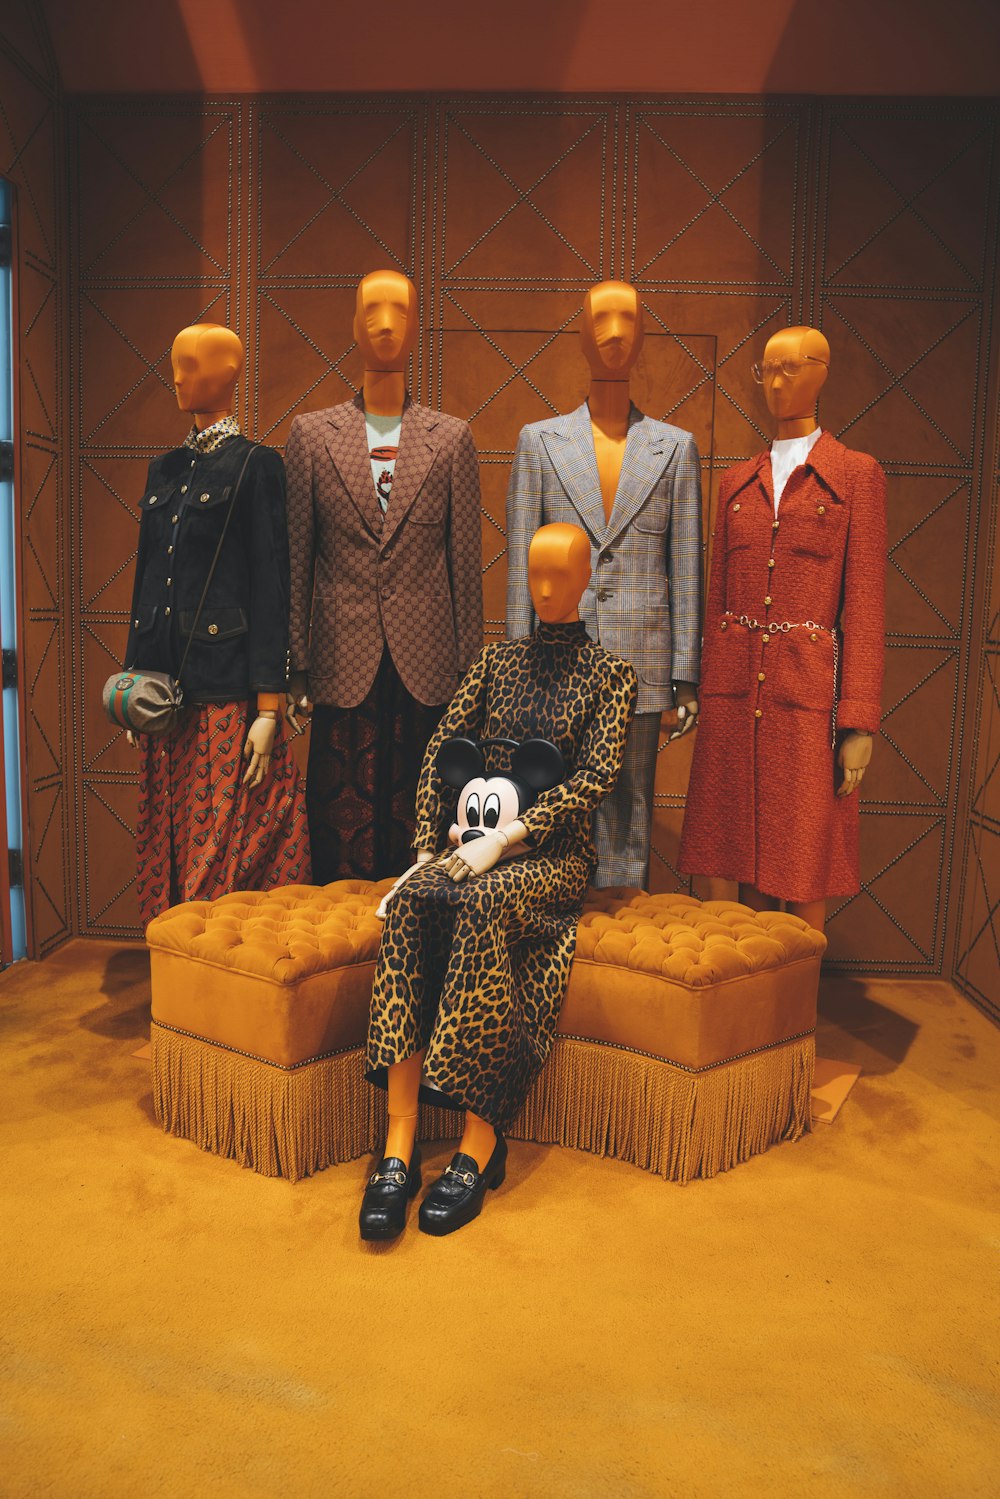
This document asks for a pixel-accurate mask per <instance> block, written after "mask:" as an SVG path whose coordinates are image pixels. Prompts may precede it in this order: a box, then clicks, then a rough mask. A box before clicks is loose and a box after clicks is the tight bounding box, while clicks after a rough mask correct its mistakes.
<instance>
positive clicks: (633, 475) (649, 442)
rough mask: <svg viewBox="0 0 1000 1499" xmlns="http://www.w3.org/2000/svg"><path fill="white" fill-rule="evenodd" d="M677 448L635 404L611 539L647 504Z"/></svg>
mask: <svg viewBox="0 0 1000 1499" xmlns="http://www.w3.org/2000/svg"><path fill="white" fill-rule="evenodd" d="M676 447H677V443H676V441H674V439H672V438H670V437H665V436H664V435H663V433H662V432H659V431H658V430H657V428H656V427H655V426H654V425H653V423H651V422H648V421H647V419H646V417H645V416H643V414H642V412H641V411H640V410H639V408H638V407H637V406H633V407H632V414H631V416H630V417H629V428H628V436H627V438H626V439H625V456H624V457H623V459H622V471H621V474H620V476H619V479H618V488H617V490H616V491H615V503H614V505H613V506H612V509H611V519H610V520H609V522H608V530H607V537H606V540H607V541H608V542H611V541H614V540H615V538H616V537H618V536H620V535H621V533H622V531H624V529H625V527H626V526H627V525H628V523H629V521H630V520H631V519H632V517H633V516H635V515H637V514H638V512H639V511H640V510H641V509H642V507H643V505H645V503H646V501H647V499H648V498H649V495H650V491H651V490H652V488H653V486H654V484H656V482H657V480H658V479H659V477H660V475H661V474H662V473H663V470H664V469H665V468H666V466H667V464H668V463H669V462H670V459H671V458H672V457H673V453H674V449H675V448H676ZM595 467H596V464H595Z"/></svg>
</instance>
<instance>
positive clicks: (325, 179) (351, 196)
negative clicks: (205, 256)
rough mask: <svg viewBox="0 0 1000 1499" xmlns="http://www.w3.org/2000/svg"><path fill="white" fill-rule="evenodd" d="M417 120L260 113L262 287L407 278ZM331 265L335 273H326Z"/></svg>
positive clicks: (306, 110)
mask: <svg viewBox="0 0 1000 1499" xmlns="http://www.w3.org/2000/svg"><path fill="white" fill-rule="evenodd" d="M419 120H420V112H419V111H418V110H415V109H398V108H392V107H390V108H388V109H385V110H372V109H366V110H363V111H359V112H358V113H351V112H348V111H346V110H344V109H339V110H324V109H322V107H317V106H315V105H311V106H310V105H302V106H300V107H299V108H296V109H291V108H288V109H280V110H279V109H273V110H271V109H267V108H265V109H264V110H263V111H262V113H261V121H260V136H259V171H260V182H261V192H260V197H259V201H258V233H259V242H258V243H259V266H258V275H259V276H260V277H262V278H273V277H279V278H286V277H292V276H300V277H305V278H307V279H308V280H310V281H311V280H313V279H314V278H315V277H316V276H317V275H323V274H324V270H323V268H324V267H325V266H329V267H331V269H330V270H327V271H326V272H325V274H327V275H330V274H333V275H338V274H343V275H349V276H352V277H353V278H354V279H355V280H358V279H360V277H361V276H363V275H364V274H365V273H366V272H367V271H371V270H376V269H380V268H382V267H391V268H393V269H396V270H401V271H403V272H404V273H405V274H407V275H412V274H413V270H414V266H413V241H414V227H415V226H414V216H413V195H412V178H413V171H414V159H415V155H416V151H417V145H418V141H417V128H418V122H419ZM333 266H335V267H336V269H335V270H334V269H332V267H333Z"/></svg>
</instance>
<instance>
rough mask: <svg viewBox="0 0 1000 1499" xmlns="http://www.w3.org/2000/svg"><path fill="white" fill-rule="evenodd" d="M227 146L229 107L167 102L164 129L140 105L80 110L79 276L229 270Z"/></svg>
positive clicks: (230, 160)
mask: <svg viewBox="0 0 1000 1499" xmlns="http://www.w3.org/2000/svg"><path fill="white" fill-rule="evenodd" d="M233 148H234V140H233V130H232V119H231V116H230V114H229V113H228V112H227V111H220V110H218V109H212V108H208V109H206V110H205V111H203V112H202V111H197V112H196V111H186V110H176V109H175V111H174V112H173V114H172V115H171V116H170V117H169V120H168V128H166V129H164V116H163V114H162V113H161V112H160V111H157V110H152V111H150V112H149V113H144V112H143V111H142V108H141V106H138V107H137V106H135V105H132V106H126V105H123V106H122V108H121V110H118V111H109V112H107V113H102V112H98V113H96V114H94V115H85V116H84V122H83V124H82V127H81V130H80V135H79V140H78V146H77V149H78V152H79V171H80V174H81V177H82V179H83V180H85V181H86V182H87V184H88V190H87V193H86V196H85V198H84V199H83V200H82V201H81V204H80V215H79V236H80V272H81V275H82V276H83V277H84V278H85V279H87V280H95V279H102V280H108V279H110V280H117V279H122V280H125V281H132V280H135V279H139V278H141V279H150V278H163V279H164V280H165V281H166V282H167V283H168V284H169V283H171V282H174V283H176V282H177V281H178V280H185V281H188V282H195V281H197V280H199V279H203V278H205V277H217V278H224V277H228V276H229V274H230V257H229V244H228V232H229V221H230V214H231V207H232V204H231V196H230V184H232V182H233V169H234V166H235V162H234V157H233ZM220 188H223V189H224V190H221V191H220Z"/></svg>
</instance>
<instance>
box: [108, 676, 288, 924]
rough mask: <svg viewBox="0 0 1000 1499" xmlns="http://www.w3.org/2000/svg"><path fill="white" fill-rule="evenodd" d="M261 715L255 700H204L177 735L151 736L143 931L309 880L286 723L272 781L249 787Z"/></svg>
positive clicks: (142, 821)
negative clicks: (163, 917)
mask: <svg viewBox="0 0 1000 1499" xmlns="http://www.w3.org/2000/svg"><path fill="white" fill-rule="evenodd" d="M255 717H256V709H255V708H254V709H251V706H250V704H249V703H203V704H196V705H194V706H192V707H190V708H188V709H187V711H186V712H185V713H184V715H183V716H182V718H181V720H180V722H179V724H178V725H177V727H176V728H174V729H173V730H172V731H171V733H169V734H167V735H165V736H163V737H162V738H159V739H151V738H144V739H143V741H142V751H143V766H142V780H141V783H140V790H139V822H138V827H137V830H136V857H137V861H138V880H137V883H136V889H137V893H138V898H139V916H140V919H141V921H142V924H143V926H145V925H146V923H147V922H149V921H151V920H152V919H153V917H154V916H157V915H159V913H160V912H161V911H165V910H166V909H167V907H168V906H175V905H177V904H178V903H179V902H180V901H186V900H212V899H214V898H215V896H217V895H225V894H226V893H227V892H228V891H230V890H270V889H272V888H273V887H274V886H276V885H308V884H309V883H310V882H311V880H312V868H311V865H310V860H309V826H308V822H307V820H306V805H305V793H304V789H303V787H302V784H301V782H300V779H299V772H298V767H297V766H296V764H295V761H294V759H293V758H292V752H291V748H290V746H289V743H288V739H287V738H286V736H285V728H284V724H279V725H278V734H277V737H276V739H275V741H274V752H273V754H272V756H271V769H270V772H269V774H268V776H267V778H266V779H265V781H264V784H263V785H262V786H258V787H256V788H255V789H254V790H253V791H248V790H247V788H246V787H245V786H243V785H241V782H242V779H243V776H244V775H245V773H246V768H247V764H248V762H247V761H246V760H244V758H243V745H244V743H245V741H246V736H247V731H248V730H249V728H250V725H251V724H252V723H253V720H254V718H255Z"/></svg>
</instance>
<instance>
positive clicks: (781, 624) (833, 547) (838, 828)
mask: <svg viewBox="0 0 1000 1499" xmlns="http://www.w3.org/2000/svg"><path fill="white" fill-rule="evenodd" d="M829 367H830V347H829V344H828V343H827V341H826V339H825V338H824V336H823V334H822V333H820V332H819V330H818V329H816V328H809V327H804V326H797V327H793V328H783V329H781V330H780V332H778V333H776V334H774V335H773V337H771V338H770V339H769V340H768V342H767V345H766V347H765V349H764V354H763V357H762V359H761V361H760V363H759V364H756V365H754V366H753V375H754V378H755V379H756V380H757V381H758V383H760V384H761V385H762V386H763V388H764V391H763V393H764V397H765V400H766V402H767V406H768V410H769V411H770V413H771V416H772V417H773V419H774V423H775V428H776V436H775V440H774V446H773V447H772V449H771V451H770V452H769V453H768V452H765V453H760V454H758V455H757V456H755V457H753V458H748V459H746V460H744V461H742V462H739V463H736V464H734V465H733V467H732V468H730V469H727V471H726V472H725V473H724V474H723V475H722V479H721V482H720V486H719V491H718V503H717V507H716V521H715V534H714V539H713V545H712V561H711V576H710V581H709V589H708V599H707V607H706V614H705V633H704V648H703V655H702V680H701V696H702V704H701V708H702V711H701V726H700V728H699V732H698V741H697V743H696V745H695V750H694V756H693V759H692V765H691V778H690V782H689V786H688V797H687V805H686V808H685V814H684V826H683V830H682V833H681V847H680V853H679V867H680V869H682V870H683V871H684V872H685V873H689V874H697V875H704V876H708V877H711V878H718V879H727V880H735V881H737V883H738V884H739V889H740V899H741V900H742V901H743V902H744V903H745V904H746V905H749V906H751V907H752V908H753V909H754V910H773V909H775V908H776V907H778V906H779V905H781V904H782V903H783V904H784V905H785V907H786V908H787V909H788V910H789V911H791V912H792V913H793V914H795V915H797V916H799V917H801V918H802V919H803V920H805V921H807V922H808V923H809V924H810V925H811V926H813V927H815V928H816V929H818V930H822V929H823V927H824V924H825V919H826V902H827V900H828V899H830V898H833V897H839V896H850V895H853V894H856V893H857V891H858V889H859V888H860V854H859V833H860V828H859V819H858V807H857V798H854V800H853V801H851V800H850V798H851V795H852V793H853V792H855V791H856V790H857V788H858V786H859V784H860V782H861V780H862V778H863V775H864V770H865V767H866V766H867V764H868V762H869V760H870V758H871V751H872V735H873V734H874V733H875V732H876V731H877V729H878V726H879V721H880V716H881V690H882V675H883V663H884V637H885V630H884V622H885V568H886V551H887V542H886V479H885V474H884V473H883V471H882V469H881V467H880V465H879V464H878V463H877V462H876V460H875V459H874V458H873V457H871V456H870V455H869V454H867V453H860V452H855V451H854V450H853V449H850V448H848V447H846V446H845V445H844V444H843V443H841V442H839V441H838V440H837V439H836V438H835V437H834V436H833V435H832V434H831V433H829V432H823V431H821V430H820V428H819V425H818V422H817V400H818V398H819V394H820V391H821V390H822V388H823V386H824V384H825V382H826V379H827V375H828V371H829Z"/></svg>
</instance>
